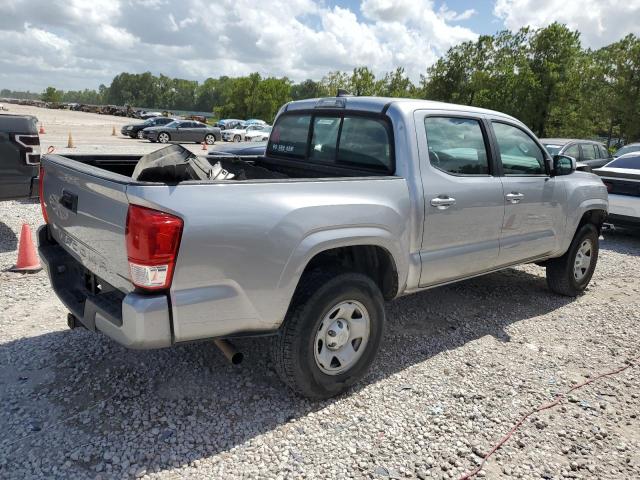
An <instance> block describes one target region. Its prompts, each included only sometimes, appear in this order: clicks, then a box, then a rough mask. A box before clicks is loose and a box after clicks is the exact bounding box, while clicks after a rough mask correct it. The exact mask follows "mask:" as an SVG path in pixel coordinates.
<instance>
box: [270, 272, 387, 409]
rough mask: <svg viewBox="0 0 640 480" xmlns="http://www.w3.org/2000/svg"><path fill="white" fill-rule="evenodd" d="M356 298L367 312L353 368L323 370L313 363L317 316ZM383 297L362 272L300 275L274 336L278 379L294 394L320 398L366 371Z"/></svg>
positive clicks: (374, 347) (381, 314) (376, 337)
mask: <svg viewBox="0 0 640 480" xmlns="http://www.w3.org/2000/svg"><path fill="white" fill-rule="evenodd" d="M345 301H356V302H359V303H360V304H362V305H363V306H364V307H365V308H366V310H367V313H368V315H369V337H368V340H367V343H366V345H365V346H364V347H363V348H364V352H363V353H362V354H361V356H360V357H359V358H358V359H357V360H355V363H354V364H353V366H351V367H350V368H349V369H348V370H346V371H344V372H342V373H339V374H333V375H331V374H327V373H324V372H323V371H322V370H321V369H320V367H319V366H318V364H317V363H316V359H315V355H314V349H315V348H316V341H317V339H316V334H317V333H318V331H319V329H320V326H321V323H322V320H323V318H325V316H326V315H328V314H329V313H330V310H331V309H332V308H334V307H335V305H337V304H339V303H340V302H345ZM384 323H385V313H384V299H383V297H382V293H381V292H380V289H379V288H378V287H377V285H376V284H375V283H374V282H373V281H372V280H371V279H370V278H369V277H367V276H366V275H362V274H359V273H343V272H337V271H322V270H316V271H313V272H311V273H308V274H305V275H304V276H303V278H302V279H301V280H300V284H299V285H298V288H297V290H296V293H295V295H294V297H293V300H292V302H291V306H290V307H289V311H288V312H287V316H286V318H285V321H284V323H283V326H282V327H281V329H280V332H279V333H278V335H276V336H275V337H273V338H272V343H271V356H272V359H273V363H274V365H275V369H276V371H277V372H278V375H279V376H280V378H281V379H282V380H283V381H284V382H285V383H286V384H287V385H288V386H289V387H291V389H292V390H293V391H294V392H296V393H297V394H299V395H302V396H305V397H308V398H311V399H324V398H330V397H333V396H335V395H338V394H340V393H342V392H344V391H345V390H347V389H348V388H349V387H350V386H351V385H353V384H354V383H356V382H357V381H358V380H360V379H361V378H362V377H363V376H364V375H365V374H366V373H367V371H368V370H369V367H370V366H371V364H372V363H373V360H374V359H375V356H376V354H377V352H378V348H379V346H380V341H381V339H382V335H383V332H384Z"/></svg>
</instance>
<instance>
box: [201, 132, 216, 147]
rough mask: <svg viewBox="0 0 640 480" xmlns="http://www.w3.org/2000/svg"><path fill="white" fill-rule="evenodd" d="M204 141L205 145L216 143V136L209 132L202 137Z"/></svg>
mask: <svg viewBox="0 0 640 480" xmlns="http://www.w3.org/2000/svg"><path fill="white" fill-rule="evenodd" d="M204 141H205V143H206V144H207V145H213V144H214V143H216V137H214V136H213V135H211V134H208V135H207V136H205V137H204Z"/></svg>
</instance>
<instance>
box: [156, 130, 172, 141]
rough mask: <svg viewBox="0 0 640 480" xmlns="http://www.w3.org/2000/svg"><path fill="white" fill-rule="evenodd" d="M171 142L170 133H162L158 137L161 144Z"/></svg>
mask: <svg viewBox="0 0 640 480" xmlns="http://www.w3.org/2000/svg"><path fill="white" fill-rule="evenodd" d="M170 140H171V137H170V136H169V134H168V133H166V132H162V133H161V134H160V135H158V141H159V142H160V143H167V142H169V141H170Z"/></svg>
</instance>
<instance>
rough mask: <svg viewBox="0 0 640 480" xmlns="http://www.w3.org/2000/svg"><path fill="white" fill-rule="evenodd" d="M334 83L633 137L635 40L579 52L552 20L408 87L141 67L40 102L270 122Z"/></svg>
mask: <svg viewBox="0 0 640 480" xmlns="http://www.w3.org/2000/svg"><path fill="white" fill-rule="evenodd" d="M338 89H345V90H347V91H349V92H350V93H352V94H353V95H379V96H389V97H410V98H422V99H430V100H439V101H445V102H451V103H460V104H465V105H472V106H478V107H483V108H489V109H493V110H498V111H501V112H504V113H507V114H510V115H513V116H514V117H516V118H519V119H520V120H522V121H523V122H524V123H525V124H527V125H528V126H529V127H530V128H531V129H532V130H533V131H534V132H535V133H536V134H537V135H539V136H541V137H544V136H547V137H549V136H566V137H580V138H589V137H596V136H600V137H607V138H609V139H612V138H613V139H617V138H621V139H624V141H626V142H630V141H634V140H640V122H639V121H638V115H639V114H640V39H638V38H637V37H636V36H635V35H632V34H631V35H628V36H626V37H624V38H623V39H621V40H620V41H618V42H615V43H612V44H610V45H607V46H605V47H603V48H600V49H596V50H592V49H583V48H582V47H581V44H580V34H579V32H577V31H572V30H570V29H568V28H567V27H566V26H564V25H561V24H558V23H554V24H551V25H549V26H548V27H546V28H541V29H531V28H528V27H525V28H522V29H520V30H518V31H517V32H511V31H509V30H505V31H502V32H498V33H497V34H495V35H483V36H480V37H479V38H478V39H477V40H476V41H469V42H465V43H462V44H459V45H457V46H455V47H452V48H451V49H449V50H448V51H447V52H446V54H445V55H444V56H443V57H442V58H440V59H439V60H438V61H437V62H436V63H435V64H434V65H433V66H431V67H430V68H428V69H427V70H426V72H425V73H424V74H423V75H421V77H420V79H419V81H418V82H416V83H414V82H412V81H411V80H410V79H409V78H408V77H407V75H406V73H405V71H404V69H403V68H402V67H399V68H397V69H396V70H394V71H392V72H388V73H386V74H384V75H382V76H380V77H376V76H375V75H374V73H373V72H372V71H371V69H369V68H368V67H366V66H362V67H358V68H355V69H353V71H351V72H348V73H347V72H341V71H335V72H329V73H328V74H327V75H326V76H324V77H323V78H322V79H320V80H311V79H308V80H304V81H302V82H300V83H294V82H292V81H291V80H290V79H288V78H286V77H282V78H275V77H262V76H261V75H260V74H259V73H253V74H251V75H248V76H244V77H236V78H231V77H227V76H221V77H218V78H207V79H206V80H205V81H203V82H202V83H200V82H197V81H193V80H184V79H179V78H170V77H167V76H165V75H159V76H156V75H153V74H152V73H150V72H146V73H141V74H131V73H120V74H119V75H117V76H116V77H115V78H114V79H113V81H112V82H111V84H110V85H109V86H105V85H100V87H99V89H98V90H83V91H61V90H57V89H55V88H53V87H49V88H47V90H46V91H45V92H44V93H43V94H42V95H41V98H42V100H45V101H52V102H78V103H90V104H114V105H131V106H132V107H144V108H154V109H162V110H165V109H166V110H195V111H204V112H213V114H214V116H215V117H218V118H224V117H227V118H262V119H264V120H267V121H272V120H273V118H274V116H275V114H276V113H277V111H278V108H279V107H280V106H281V105H283V104H284V103H286V102H288V101H290V100H299V99H304V98H314V97H321V96H331V95H335V94H336V92H337V91H338Z"/></svg>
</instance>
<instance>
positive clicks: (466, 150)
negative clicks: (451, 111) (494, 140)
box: [424, 117, 489, 175]
mask: <svg viewBox="0 0 640 480" xmlns="http://www.w3.org/2000/svg"><path fill="white" fill-rule="evenodd" d="M424 126H425V129H426V131H427V143H428V145H429V161H430V163H431V165H432V166H434V167H435V168H437V169H438V170H442V171H444V172H447V173H451V174H454V175H489V157H488V155H487V148H486V144H485V141H484V135H483V133H482V128H481V127H480V121H479V120H474V119H471V118H457V117H426V118H425V119H424Z"/></svg>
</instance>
